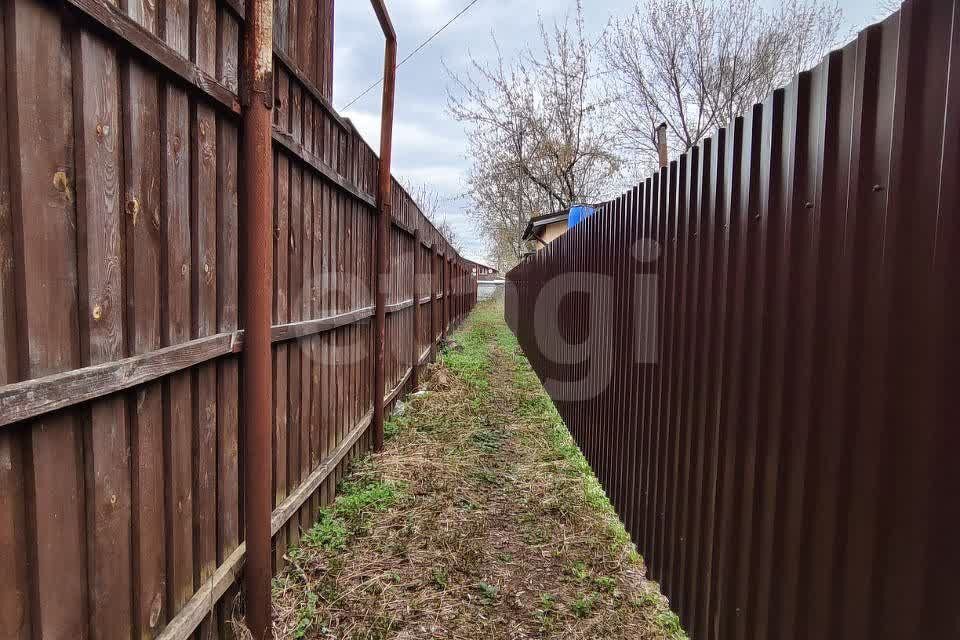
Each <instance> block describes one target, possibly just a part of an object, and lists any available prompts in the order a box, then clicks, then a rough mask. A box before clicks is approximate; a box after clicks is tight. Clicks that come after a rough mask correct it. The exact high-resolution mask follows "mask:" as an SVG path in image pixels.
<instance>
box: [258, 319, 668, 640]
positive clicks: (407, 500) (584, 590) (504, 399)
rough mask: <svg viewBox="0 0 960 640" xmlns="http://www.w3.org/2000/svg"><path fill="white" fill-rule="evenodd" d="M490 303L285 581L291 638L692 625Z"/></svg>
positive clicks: (281, 612)
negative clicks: (668, 597)
mask: <svg viewBox="0 0 960 640" xmlns="http://www.w3.org/2000/svg"><path fill="white" fill-rule="evenodd" d="M501 318H502V308H501V307H499V306H498V305H497V304H495V303H491V304H485V305H482V306H481V307H479V308H478V309H477V311H476V312H474V314H473V315H472V316H471V318H470V319H469V320H468V322H467V324H466V326H465V327H464V329H463V330H462V331H461V332H459V333H458V334H457V335H456V336H455V337H454V343H453V344H452V345H451V346H450V347H449V348H448V349H447V350H446V351H445V353H444V355H443V358H442V361H441V363H440V364H439V365H438V366H436V367H434V368H433V370H432V371H431V372H430V374H429V375H430V379H429V382H428V383H427V384H426V385H425V390H424V391H423V392H422V393H420V394H419V395H418V396H417V397H415V398H414V399H413V400H412V401H411V402H410V403H409V404H408V405H407V406H406V407H404V410H403V412H402V414H401V415H399V416H394V417H393V418H392V420H391V422H390V424H389V425H388V426H389V429H388V437H389V439H388V442H387V447H386V450H385V451H384V453H383V454H381V455H378V456H372V457H370V458H367V459H364V460H362V461H359V462H358V463H357V464H356V465H355V467H354V469H353V471H352V472H351V474H350V475H349V477H348V478H347V479H346V481H345V483H344V484H343V486H342V487H341V497H340V498H339V499H338V500H337V502H336V503H335V504H334V505H332V506H331V507H330V508H328V509H327V510H326V511H325V512H324V516H323V518H322V519H321V521H320V522H319V523H318V524H317V526H315V527H314V528H313V529H312V530H311V531H310V532H307V533H306V534H305V535H304V538H303V541H302V546H301V547H300V548H298V549H294V550H291V552H290V554H289V557H290V561H291V563H290V567H289V569H288V570H287V571H285V572H284V573H283V574H282V575H281V576H280V577H278V578H277V579H276V581H275V589H274V591H275V603H276V609H277V619H276V631H277V637H284V638H358V639H359V638H366V639H371V640H372V639H379V638H397V639H405V638H462V639H464V640H467V639H469V640H477V639H481V638H511V639H514V638H564V639H570V638H604V639H609V638H624V639H630V640H637V639H641V638H682V637H684V636H683V633H682V631H681V630H680V628H679V624H678V623H677V620H676V617H675V616H674V615H673V614H672V613H671V612H670V611H669V608H668V607H667V604H666V601H665V600H664V599H663V597H662V596H661V595H660V594H659V591H658V589H657V586H656V584H654V583H651V582H648V581H646V580H645V579H644V569H643V564H642V560H641V559H640V558H639V556H637V554H636V552H635V550H634V549H633V546H632V545H631V544H630V543H629V540H628V537H627V535H626V533H625V531H624V530H623V527H622V525H621V524H620V522H619V520H618V519H617V518H616V516H615V514H614V513H613V511H612V509H611V508H610V505H609V502H608V501H607V499H606V497H605V495H604V494H603V491H602V489H601V488H600V487H599V485H598V484H597V482H596V480H595V479H594V477H593V475H592V473H591V472H590V469H589V466H588V465H587V463H586V461H585V460H584V459H583V457H582V455H581V454H580V452H579V451H578V450H577V448H576V447H575V446H574V444H573V442H572V440H571V439H570V436H569V434H568V433H567V431H566V429H565V427H563V425H562V422H561V421H560V418H559V416H558V415H557V413H556V410H555V409H554V407H553V404H552V403H551V402H550V400H549V398H548V397H547V396H546V395H545V393H544V392H543V389H542V387H541V386H540V383H539V381H538V380H537V379H536V376H535V375H534V374H533V372H532V371H531V370H530V367H529V365H528V363H527V361H526V359H525V358H524V357H523V355H522V353H520V352H519V350H518V348H517V346H516V341H515V340H514V338H513V336H512V335H511V334H510V332H509V330H508V329H507V328H506V326H505V325H504V324H503V321H502V319H501Z"/></svg>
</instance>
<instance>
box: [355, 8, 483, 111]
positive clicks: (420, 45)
mask: <svg viewBox="0 0 960 640" xmlns="http://www.w3.org/2000/svg"><path fill="white" fill-rule="evenodd" d="M478 2H480V0H473V1H472V2H470V4H468V5H467V6H465V7H464V8H463V9H461V10H460V13H458V14H457V15H455V16H453V17H452V18H450V20H449V21H448V22H447V24H445V25H443V26H442V27H440V28H439V29H437V30H436V31H434V32H433V34H432V35H431V36H430V37H429V38H427V39H426V40H424V41H423V42H421V43H420V44H419V45H417V48H416V49H414V50H413V51H411V52H410V53H409V54H407V57H405V58H404V59H403V60H401V61H400V63H399V64H398V65H397V66H396V67H394V69H399V68H400V67H402V66H403V63H404V62H406V61H407V60H409V59H410V58H412V57H413V56H415V55H417V54H418V53H420V50H421V49H423V48H424V47H426V46H427V45H428V44H430V43H431V42H432V41H433V39H434V38H436V37H437V36H438V35H440V34H441V33H443V32H444V31H445V30H446V28H447V27H449V26H450V25H452V24H453V23H454V22H456V21H457V19H458V18H459V17H460V16H462V15H463V14H465V13H466V12H467V11H469V10H470V7H472V6H473V5H475V4H477V3H478ZM381 84H383V78H380V79H379V80H377V81H376V82H374V83H373V84H371V85H370V86H369V87H367V88H366V89H364V90H363V93H361V94H360V95H358V96H357V97H356V98H354V99H353V100H351V101H350V103H349V104H348V105H347V106H345V107H343V108H341V109H340V111H346V110H347V109H349V108H350V107H352V106H353V105H354V104H356V102H357V100H359V99H360V98H362V97H363V96H365V95H367V94H368V93H370V92H371V91H372V90H373V89H374V88H376V87H378V86H379V85H381Z"/></svg>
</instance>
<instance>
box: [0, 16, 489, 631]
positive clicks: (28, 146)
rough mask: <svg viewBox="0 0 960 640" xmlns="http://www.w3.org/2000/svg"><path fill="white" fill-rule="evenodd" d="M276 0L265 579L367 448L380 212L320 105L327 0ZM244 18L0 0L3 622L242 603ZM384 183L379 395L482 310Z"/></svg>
mask: <svg viewBox="0 0 960 640" xmlns="http://www.w3.org/2000/svg"><path fill="white" fill-rule="evenodd" d="M158 7H159V8H158ZM274 9H275V15H274V25H275V28H274V92H275V95H274V105H275V106H274V130H273V154H274V158H273V165H274V176H273V183H274V184H273V188H274V194H275V197H274V211H273V219H274V233H273V235H272V237H270V238H265V239H264V241H265V242H268V243H270V246H271V247H272V249H273V254H274V283H273V319H272V324H273V328H272V343H273V344H272V358H273V368H272V376H271V378H272V380H273V389H272V391H273V411H272V414H273V417H272V420H273V424H272V445H271V447H272V452H271V454H272V460H273V465H272V468H273V471H272V477H271V478H270V483H271V486H272V493H273V521H272V523H271V525H272V532H273V534H274V548H275V554H274V563H275V569H277V570H278V569H280V568H281V567H283V565H284V562H285V560H284V554H285V552H286V550H287V549H288V548H289V546H290V545H292V544H296V543H297V542H298V540H299V537H300V533H301V531H303V530H304V529H305V528H307V527H309V526H311V525H312V523H313V522H314V519H315V518H316V516H317V513H318V510H319V509H320V508H321V507H322V506H323V505H325V504H327V503H328V502H329V501H330V500H331V499H332V497H333V494H334V491H335V487H336V482H337V481H338V479H339V478H340V477H342V475H343V473H344V469H345V467H346V464H347V463H348V462H349V461H350V460H351V459H352V458H353V457H355V456H356V455H357V454H358V453H360V452H362V451H366V450H367V449H368V448H369V447H370V445H371V443H372V439H371V433H370V424H371V415H372V412H373V405H374V400H373V398H374V396H375V395H376V394H375V392H374V362H373V357H372V347H373V343H372V323H373V317H374V311H375V310H374V291H375V290H374V287H375V286H377V284H378V283H377V278H376V265H375V260H374V241H375V233H376V221H377V216H378V215H380V214H379V212H378V211H377V209H376V197H375V195H374V194H375V191H376V185H377V177H378V176H377V167H378V164H377V157H376V155H375V154H374V152H373V151H372V150H371V149H370V148H369V147H368V146H367V144H366V143H365V142H364V141H363V139H362V138H361V137H360V135H359V134H358V132H357V131H356V130H355V128H354V127H353V125H352V124H351V123H350V121H349V120H346V119H345V118H343V117H341V116H340V115H338V114H337V113H336V112H335V111H334V110H333V108H332V106H331V103H330V97H331V92H332V86H333V79H332V71H333V59H332V56H333V0H274ZM243 33H244V17H243V3H242V2H239V1H238V0H220V1H219V2H218V1H217V0H191V1H190V2H187V1H186V0H182V1H177V2H174V1H172V0H171V1H168V2H161V3H154V2H139V1H137V2H134V1H131V2H121V3H114V2H109V1H107V0H62V1H53V0H10V1H4V2H2V3H0V68H2V69H3V70H4V73H3V74H0V97H2V104H0V150H2V152H0V575H2V576H3V582H2V584H0V639H2V640H21V639H23V640H26V639H28V638H68V637H69V638H73V637H77V638H86V637H91V638H127V639H129V638H131V637H135V638H140V639H143V638H148V639H149V638H164V639H165V640H185V639H186V638H190V637H203V638H208V637H218V638H227V637H231V635H232V630H233V627H232V626H231V624H230V621H231V619H232V618H234V617H235V616H236V615H238V614H242V611H237V610H236V606H235V605H236V603H237V601H238V598H237V594H238V587H239V585H240V582H239V573H240V572H241V571H242V567H243V563H244V558H245V553H246V552H245V546H244V544H243V542H244V526H245V525H244V522H245V521H244V514H243V512H242V511H243V509H242V504H243V501H242V499H241V497H242V496H243V491H244V484H245V479H244V478H243V474H242V469H243V465H242V464H241V461H242V460H244V456H245V451H244V450H243V449H244V447H243V442H244V437H243V436H244V433H245V431H244V429H245V424H244V416H243V415H241V413H242V412H241V410H240V406H241V405H240V402H239V393H240V388H241V387H240V380H241V379H242V376H243V374H244V372H243V371H242V367H241V364H240V362H241V361H240V354H241V353H242V352H243V348H244V326H243V319H242V318H241V317H240V313H239V309H240V308H241V306H240V296H241V294H240V291H241V287H240V286H239V285H240V283H239V282H238V274H239V271H240V270H239V266H240V265H241V264H242V261H243V260H244V255H243V249H242V247H241V246H240V238H241V237H242V234H241V233H240V231H241V229H242V228H243V225H244V216H245V212H244V211H243V210H242V207H241V206H239V202H240V191H241V189H242V185H239V184H238V175H240V173H241V171H240V170H241V166H240V162H241V159H240V154H239V153H238V149H239V141H240V140H241V139H242V136H243V131H242V127H241V120H240V117H239V115H240V98H239V95H238V92H239V70H238V65H239V63H240V55H239V48H240V42H241V41H242V39H243V38H242V35H243ZM392 187H393V190H392V199H393V201H392V203H391V204H392V211H393V215H392V218H393V220H392V225H391V227H390V230H389V237H388V247H389V255H388V258H389V261H390V268H389V269H388V272H389V274H390V279H389V282H385V283H383V286H386V287H387V291H388V294H387V300H386V303H387V305H388V306H387V311H388V313H387V316H386V321H385V325H386V326H385V329H386V348H385V352H386V370H385V381H384V388H383V389H382V390H381V393H380V394H379V395H381V396H382V397H383V403H384V406H387V407H389V406H390V405H392V404H393V403H395V402H396V401H397V400H398V399H399V398H401V397H402V396H403V395H404V394H405V393H407V392H408V391H409V390H410V389H411V388H412V387H414V386H415V385H416V384H417V380H418V374H419V371H418V370H419V368H420V367H421V366H423V365H425V364H426V363H427V362H429V361H430V360H432V359H433V358H434V357H435V354H436V349H437V346H438V344H439V341H440V340H441V339H442V337H443V336H444V335H446V332H447V331H449V330H450V329H451V328H452V327H453V326H455V325H456V324H457V323H458V322H459V321H460V320H461V319H462V318H463V317H464V316H465V315H466V314H467V312H468V311H469V310H470V309H471V308H472V306H473V304H474V303H475V300H476V278H475V275H474V274H475V266H474V265H473V264H472V263H470V262H468V261H466V260H464V259H463V258H462V257H461V256H459V255H458V254H457V252H456V251H455V250H454V249H453V248H452V247H451V246H450V245H449V244H448V243H447V242H446V240H445V239H444V238H443V237H442V236H441V235H440V234H439V233H438V232H437V231H436V229H435V228H434V227H433V225H432V224H431V223H430V222H429V220H427V218H426V217H424V215H423V214H422V212H421V211H420V209H419V208H418V207H417V204H416V203H415V202H414V201H413V200H412V199H411V198H410V197H409V195H408V194H407V193H406V192H405V191H404V190H403V189H402V188H401V187H400V185H399V184H398V183H397V182H396V181H395V180H394V181H393V184H392ZM196 634H199V635H196Z"/></svg>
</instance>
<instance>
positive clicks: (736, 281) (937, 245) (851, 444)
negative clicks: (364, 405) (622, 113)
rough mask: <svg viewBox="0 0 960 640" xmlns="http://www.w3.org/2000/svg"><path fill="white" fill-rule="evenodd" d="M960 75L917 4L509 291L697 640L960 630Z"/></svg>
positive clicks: (521, 269) (941, 27) (534, 266)
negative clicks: (959, 335)
mask: <svg viewBox="0 0 960 640" xmlns="http://www.w3.org/2000/svg"><path fill="white" fill-rule="evenodd" d="M958 62H960V3H958V2H957V0H910V1H908V2H907V3H906V4H905V5H904V6H903V8H902V10H901V11H900V12H898V13H896V14H894V15H893V16H891V17H890V18H888V19H887V20H885V21H884V22H883V23H882V24H878V25H874V26H871V27H869V28H868V29H866V30H865V31H863V32H862V33H860V35H859V37H858V38H857V39H856V40H855V41H854V42H851V43H850V44H849V45H847V46H845V47H844V48H843V49H841V50H839V51H835V52H833V53H831V54H829V55H828V56H826V58H825V59H824V60H823V62H822V63H821V64H820V65H818V66H817V67H816V68H815V69H813V70H811V71H809V72H805V73H801V74H800V75H799V76H798V77H797V78H796V79H794V80H793V82H792V83H791V84H790V85H789V86H788V87H786V88H784V89H780V90H777V91H775V92H774V93H773V95H771V96H770V97H769V98H768V99H767V100H766V101H765V102H764V103H763V104H761V105H757V106H756V107H754V108H753V109H752V110H751V111H750V112H749V113H746V114H744V116H743V117H740V118H737V119H736V120H735V121H734V122H732V123H730V125H729V126H728V127H727V128H725V129H721V130H719V131H718V132H717V133H716V134H715V135H713V136H712V137H710V138H708V139H706V140H704V141H703V142H702V143H701V144H700V145H699V146H697V147H695V148H693V149H691V150H690V151H689V152H688V153H686V154H685V155H683V156H681V157H680V158H677V159H676V160H675V161H674V162H671V163H670V165H669V167H667V168H665V169H663V170H661V171H660V172H659V173H658V174H656V175H654V176H652V177H651V178H649V179H647V180H646V181H644V182H643V183H641V184H640V185H638V186H637V187H636V188H634V189H631V190H630V191H628V192H627V193H625V194H623V195H622V196H620V197H619V198H617V199H616V200H614V201H613V202H611V203H609V204H608V205H607V206H605V207H604V209H603V210H602V211H600V212H599V213H597V214H596V215H595V216H593V217H591V218H588V219H587V220H586V221H584V222H581V223H580V224H579V225H578V226H576V227H575V228H573V229H572V230H570V231H569V232H567V234H566V235H564V236H563V237H562V238H560V239H558V240H556V241H554V242H553V243H551V244H550V245H549V246H547V247H545V248H544V249H543V250H542V251H540V252H539V253H537V254H536V255H535V256H533V257H531V258H530V259H528V260H527V261H525V262H523V263H522V264H520V265H519V266H518V267H516V268H515V269H514V270H513V271H512V272H511V273H510V274H509V275H508V291H507V301H506V304H507V307H506V316H507V320H508V322H509V324H510V326H511V328H512V329H513V330H514V332H515V333H516V334H517V336H518V337H519V340H520V343H521V345H522V346H523V348H524V350H525V351H526V353H527V354H528V356H529V357H530V360H531V362H532V363H533V366H534V368H535V369H536V370H537V372H538V374H539V375H540V377H541V379H542V380H543V381H544V384H545V385H546V387H547V389H548V390H549V391H550V392H551V394H552V395H553V397H554V398H555V400H556V403H557V406H558V409H559V411H560V413H561V415H562V416H563V418H564V420H565V421H566V424H567V425H568V426H569V428H570V430H571V431H572V433H573V435H574V437H575V439H576V441H577V442H578V443H579V445H580V446H581V448H582V449H583V451H584V453H585V454H586V456H587V458H588V459H589V460H590V462H591V464H592V465H593V468H594V469H595V470H596V472H597V474H598V475H599V478H600V480H601V482H602V483H603V486H604V487H605V488H606V490H607V492H608V494H609V495H610V497H611V499H612V501H613V503H614V505H615V506H616V509H617V510H618V512H619V513H620V515H621V516H622V517H623V519H624V521H625V522H626V523H627V526H628V529H629V531H630V533H631V534H632V536H633V539H634V540H635V541H636V543H637V545H638V547H639V550H640V552H641V553H642V554H643V556H644V558H645V560H646V564H647V566H648V569H649V573H650V575H651V577H652V578H654V579H656V580H658V581H660V582H661V585H662V588H663V590H664V592H665V593H666V594H668V596H669V597H670V599H671V604H672V606H673V607H674V608H675V610H677V611H678V612H679V614H680V617H681V619H682V621H683V623H684V626H685V628H686V629H687V630H688V632H689V633H690V635H691V637H692V638H695V639H696V640H709V639H713V638H721V639H723V640H736V639H746V638H757V639H764V640H765V639H767V638H777V639H778V640H789V639H820V638H844V639H845V640H867V639H870V640H882V639H883V640H906V639H908V638H921V637H931V638H958V637H960V613H958V612H960V608H958V607H957V595H958V588H957V582H956V580H957V575H958V574H960V545H958V544H957V536H958V533H957V532H958V531H960V500H958V499H957V491H958V487H960V465H958V464H957V462H956V460H955V458H956V455H957V451H960V413H958V406H960V405H958V403H957V402H955V398H954V397H953V396H954V395H955V394H956V382H955V378H954V376H955V375H956V373H955V372H956V370H957V366H958V364H960V346H958V344H960V343H958V341H957V340H956V339H955V337H953V336H952V335H951V333H952V331H953V330H955V329H956V327H957V321H958V318H960V314H958V311H960V308H958V305H960V294H958V292H960V198H958V197H960V191H958V190H960V162H958V160H960V158H958V154H960V140H958V135H960V64H958ZM951 372H953V373H951Z"/></svg>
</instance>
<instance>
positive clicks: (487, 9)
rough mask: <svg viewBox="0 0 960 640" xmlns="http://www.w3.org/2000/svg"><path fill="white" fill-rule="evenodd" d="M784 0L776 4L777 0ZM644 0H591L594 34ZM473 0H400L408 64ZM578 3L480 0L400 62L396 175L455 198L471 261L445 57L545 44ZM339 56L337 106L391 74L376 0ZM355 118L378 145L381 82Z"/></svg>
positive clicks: (352, 21) (340, 10) (353, 10)
mask: <svg viewBox="0 0 960 640" xmlns="http://www.w3.org/2000/svg"><path fill="white" fill-rule="evenodd" d="M771 1H774V0H771ZM839 1H840V6H841V7H842V8H843V10H844V14H845V28H847V29H850V30H851V32H852V30H854V29H856V28H858V27H861V26H863V25H866V24H869V23H870V22H871V21H872V18H873V17H874V16H875V15H876V13H877V9H876V7H877V4H878V3H879V0H839ZM635 2H636V0H583V4H584V8H585V14H586V21H587V25H586V27H587V32H588V33H589V34H597V35H599V34H600V33H601V32H602V31H603V28H604V26H605V25H606V24H607V21H608V20H609V19H610V16H611V15H625V14H627V13H628V12H629V11H630V10H631V8H632V7H633V6H634V4H635ZM468 3H469V0H390V1H389V2H387V5H388V7H389V9H390V13H391V17H392V18H393V23H394V25H395V27H396V29H397V37H398V40H399V59H400V60H402V59H403V58H404V57H405V56H406V55H407V54H408V53H409V52H410V51H412V50H413V49H414V48H415V47H416V46H417V45H418V44H420V43H421V42H422V41H423V40H425V39H426V38H428V37H429V36H430V34H431V33H433V32H434V31H436V30H437V29H439V28H440V27H441V26H443V24H445V23H446V22H447V21H448V20H449V19H450V18H452V17H453V16H454V15H456V14H457V13H458V12H459V11H460V10H461V9H462V8H463V7H465V6H466V5H467V4H468ZM572 6H573V0H479V1H478V2H477V4H476V5H475V6H474V7H473V8H472V9H470V11H469V12H467V13H466V14H465V15H463V16H462V17H461V18H460V19H459V20H458V21H457V22H455V23H454V24H452V25H451V26H450V27H449V28H447V30H446V31H444V32H443V33H442V34H440V35H439V36H438V37H437V38H436V39H435V40H434V41H433V42H431V43H430V44H429V45H428V46H427V48H425V49H424V50H422V51H421V52H420V53H418V54H417V55H416V57H414V58H412V59H411V60H410V61H409V62H407V63H406V64H405V65H404V66H403V67H401V68H400V70H399V72H398V74H397V102H396V116H395V121H394V152H393V154H394V155H393V167H394V169H393V173H394V175H396V176H398V177H401V178H408V179H411V180H414V181H416V182H425V183H429V184H430V185H432V186H433V187H435V188H436V189H437V190H438V191H440V192H441V193H443V194H444V195H445V196H446V197H448V198H449V204H448V210H449V214H448V219H449V221H450V223H451V225H452V226H453V227H454V229H455V230H456V232H457V233H458V235H459V236H460V238H461V240H462V241H463V243H464V246H465V253H466V254H467V257H469V258H474V259H479V260H482V259H483V258H484V251H483V246H482V243H481V241H480V239H479V238H478V237H477V236H476V232H475V230H474V227H473V224H472V222H471V221H470V219H469V216H468V211H467V207H468V206H469V203H468V202H467V201H466V200H465V199H463V198H459V197H458V196H460V195H461V194H462V193H463V192H464V191H465V189H466V186H465V184H464V182H463V177H464V175H465V172H466V168H467V166H468V165H469V162H468V160H467V158H466V156H465V142H464V135H463V131H462V129H461V127H460V125H459V124H458V123H457V122H455V121H454V120H453V119H451V118H450V117H449V115H447V113H446V111H445V106H446V85H447V83H448V79H447V75H446V72H445V71H444V69H443V64H442V61H443V62H446V64H447V65H448V66H449V67H450V68H451V69H453V70H455V71H458V72H459V71H462V70H464V69H465V68H466V62H467V54H468V53H472V54H473V55H475V56H476V57H478V58H485V59H487V58H492V57H493V56H494V55H495V54H494V50H493V41H492V39H491V34H495V35H496V37H497V41H498V42H499V43H500V47H501V49H502V50H503V53H504V56H506V57H509V56H510V55H512V54H514V53H515V52H517V51H519V50H521V49H523V48H524V47H525V46H527V45H528V44H536V42H537V39H538V34H537V16H538V14H542V15H543V17H544V18H545V19H546V20H548V21H550V20H552V19H554V18H560V19H562V18H563V16H564V15H565V14H566V12H567V11H568V10H569V9H570V7H572ZM335 19H336V24H335V41H334V45H335V47H336V51H335V54H334V83H333V95H334V100H333V101H334V105H335V106H336V107H337V109H338V110H342V109H343V107H344V106H345V105H346V104H347V103H348V102H350V101H351V100H353V98H355V97H356V96H357V95H358V94H359V93H361V92H362V91H363V90H364V89H366V88H367V87H368V86H369V85H370V84H371V83H372V82H374V81H375V80H377V79H378V78H379V77H380V75H381V74H382V70H383V35H382V33H381V32H380V28H379V25H378V24H377V19H376V17H375V16H374V14H373V10H372V8H371V7H370V3H369V2H367V1H366V0H337V2H336V15H335ZM342 113H343V114H344V115H346V116H347V117H349V118H350V119H351V120H353V122H354V124H356V126H357V128H358V129H359V130H360V132H361V133H362V134H363V136H364V138H365V139H366V140H367V142H368V143H369V144H370V145H371V146H372V147H373V149H374V150H379V144H380V129H379V127H380V88H379V87H377V88H375V89H374V90H372V91H370V92H369V93H368V94H367V95H366V96H365V97H364V98H363V99H361V100H360V101H358V102H357V103H356V104H354V105H353V106H352V107H350V109H348V110H346V111H343V112H342Z"/></svg>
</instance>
